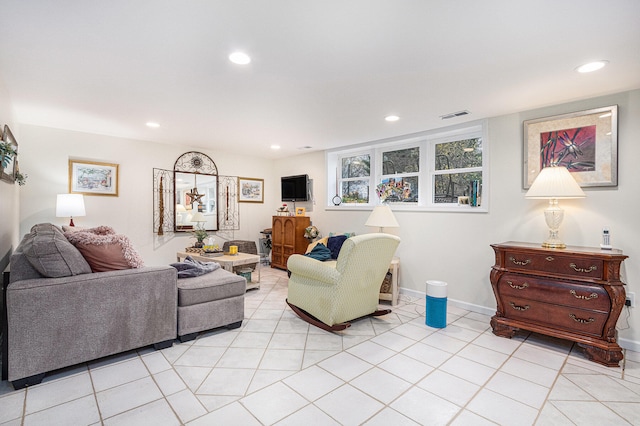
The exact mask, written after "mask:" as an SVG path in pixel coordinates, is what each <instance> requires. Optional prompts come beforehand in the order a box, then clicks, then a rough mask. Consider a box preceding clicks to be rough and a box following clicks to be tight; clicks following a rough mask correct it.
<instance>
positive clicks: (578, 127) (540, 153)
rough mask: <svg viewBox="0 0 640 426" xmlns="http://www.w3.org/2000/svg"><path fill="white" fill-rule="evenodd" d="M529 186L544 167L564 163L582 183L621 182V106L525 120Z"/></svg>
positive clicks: (583, 185)
mask: <svg viewBox="0 0 640 426" xmlns="http://www.w3.org/2000/svg"><path fill="white" fill-rule="evenodd" d="M523 152H524V176H523V186H524V188H525V189H528V188H529V187H530V186H531V184H532V183H533V181H534V179H535V178H536V176H538V173H540V170H542V169H543V168H544V167H549V166H564V167H566V168H567V170H569V172H571V175H572V176H573V177H574V178H575V180H576V182H578V184H579V185H580V186H582V187H594V186H617V185H618V106H617V105H613V106H608V107H603V108H595V109H590V110H586V111H579V112H573V113H570V114H562V115H556V116H553V117H545V118H538V119H535V120H527V121H525V122H524V149H523Z"/></svg>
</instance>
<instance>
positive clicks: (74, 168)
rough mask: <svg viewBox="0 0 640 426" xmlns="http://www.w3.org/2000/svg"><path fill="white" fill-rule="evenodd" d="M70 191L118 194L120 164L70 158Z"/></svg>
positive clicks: (75, 192) (115, 195) (86, 193)
mask: <svg viewBox="0 0 640 426" xmlns="http://www.w3.org/2000/svg"><path fill="white" fill-rule="evenodd" d="M69 193H71V194H84V195H107V196H114V197H117V196H118V165H117V164H111V163H99V162H97V161H84V160H69Z"/></svg>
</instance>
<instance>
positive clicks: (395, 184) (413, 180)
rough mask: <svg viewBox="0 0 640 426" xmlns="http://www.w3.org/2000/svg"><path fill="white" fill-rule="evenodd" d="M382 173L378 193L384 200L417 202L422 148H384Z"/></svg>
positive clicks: (382, 152)
mask: <svg viewBox="0 0 640 426" xmlns="http://www.w3.org/2000/svg"><path fill="white" fill-rule="evenodd" d="M381 158H382V167H381V168H382V175H381V176H380V180H379V183H378V185H377V186H376V193H377V195H378V197H380V200H381V201H384V202H402V203H417V202H418V194H419V187H418V182H419V172H420V148H418V147H413V148H406V149H399V150H394V151H390V150H382V151H381Z"/></svg>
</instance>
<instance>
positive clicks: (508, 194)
mask: <svg viewBox="0 0 640 426" xmlns="http://www.w3.org/2000/svg"><path fill="white" fill-rule="evenodd" d="M614 104H617V105H619V120H618V121H619V131H618V187H617V188H593V189H586V191H585V192H586V194H587V198H586V199H582V200H563V201H561V204H562V206H563V208H564V209H565V220H564V222H563V224H562V227H561V229H560V235H561V238H562V239H563V240H564V241H565V242H566V243H567V244H569V245H578V246H592V247H597V246H598V245H599V244H600V242H601V241H600V237H601V231H602V227H603V226H605V225H608V226H609V228H610V230H611V234H612V244H613V245H614V246H615V247H616V248H620V249H622V250H623V251H624V253H625V254H626V255H628V256H629V259H628V260H626V261H625V262H624V264H623V268H622V274H623V277H624V279H623V281H624V282H625V283H627V286H626V290H627V291H633V292H635V293H636V295H637V296H640V266H639V265H640V262H639V261H640V245H639V244H638V241H640V225H638V219H637V216H638V211H640V197H638V195H637V194H636V192H635V191H636V189H637V186H638V184H639V183H640V167H639V165H638V163H637V160H638V159H640V144H638V143H637V141H638V140H639V139H640V120H638V119H637V117H639V116H640V90H635V91H632V92H625V93H621V94H617V95H612V96H606V97H601V98H595V99H589V100H584V101H579V102H573V103H569V104H564V105H557V106H552V107H548V108H541V109H538V110H534V111H526V112H522V113H517V114H510V115H505V116H500V117H495V118H492V119H490V120H489V143H490V185H491V191H490V194H491V200H490V211H489V213H486V214H477V213H473V214H472V213H440V212H403V211H401V212H396V213H395V214H396V218H397V219H398V222H399V223H400V228H398V229H397V230H394V232H392V233H395V234H397V235H399V236H400V237H401V238H402V243H401V244H400V247H399V248H398V252H397V255H398V256H399V257H400V258H401V272H400V285H401V287H403V288H405V289H409V290H415V291H419V292H424V291H425V282H426V280H428V279H437V280H442V281H446V282H448V283H449V287H448V289H449V297H450V299H455V300H457V301H461V302H464V303H467V304H471V305H476V306H477V307H479V308H482V307H484V308H485V310H486V311H488V312H489V311H490V312H495V298H494V295H493V292H492V290H491V284H490V282H489V271H490V268H491V266H492V265H493V264H494V254H493V250H492V249H491V247H490V246H489V245H490V244H492V243H499V242H505V241H529V242H542V240H544V238H545V237H546V235H547V232H548V231H547V227H546V225H545V222H544V217H543V210H544V208H545V207H546V202H545V201H544V200H527V199H525V198H524V194H525V190H523V189H522V167H523V164H522V163H523V162H522V122H523V121H524V120H527V119H531V118H539V117H545V116H550V115H555V114H562V113H567V112H574V111H580V110H585V109H590V108H596V107H602V106H608V105H614ZM425 130H427V129H425ZM276 170H278V172H279V174H280V175H287V174H300V173H308V174H309V175H310V177H311V178H312V179H314V181H315V185H314V186H315V188H314V195H315V199H316V200H317V203H318V204H317V205H316V206H314V210H313V212H312V213H310V214H309V215H310V216H311V219H312V221H313V224H314V225H316V226H317V227H318V228H319V229H320V231H321V232H322V233H323V234H325V235H327V234H328V233H329V232H331V231H340V232H341V231H355V232H357V233H366V232H371V229H368V228H366V227H365V226H364V225H363V224H364V222H365V221H366V219H367V217H368V215H369V213H370V212H369V211H346V212H341V211H335V210H330V209H327V208H326V207H325V205H324V200H326V199H327V194H326V188H325V187H324V185H322V184H320V182H322V181H323V180H324V179H325V167H324V153H311V154H307V155H302V156H297V157H293V158H288V159H284V160H279V161H276ZM300 205H301V206H304V205H303V204H300ZM385 231H386V230H385ZM639 310H640V304H639V305H638V306H637V307H636V308H631V309H630V310H628V311H626V310H625V311H623V313H622V315H621V320H620V321H619V322H618V327H619V328H620V329H622V328H626V327H627V324H626V321H625V318H626V317H627V312H630V316H629V320H628V322H629V325H630V328H626V329H623V330H620V337H621V338H622V339H621V343H622V344H623V345H626V347H629V346H630V342H629V341H633V342H636V343H635V344H637V345H638V346H636V347H635V349H636V350H640V312H639Z"/></svg>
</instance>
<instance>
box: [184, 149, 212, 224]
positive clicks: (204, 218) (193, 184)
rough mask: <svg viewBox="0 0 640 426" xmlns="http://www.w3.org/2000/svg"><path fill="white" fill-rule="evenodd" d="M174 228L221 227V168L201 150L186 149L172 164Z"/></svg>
mask: <svg viewBox="0 0 640 426" xmlns="http://www.w3.org/2000/svg"><path fill="white" fill-rule="evenodd" d="M173 182H174V188H175V190H174V206H175V210H174V211H175V214H174V230H175V231H176V232H188V231H193V230H194V229H205V230H206V231H217V230H218V168H217V167H216V164H215V163H214V162H213V160H212V159H211V158H209V157H208V156H207V155H205V154H203V153H201V152H194V151H191V152H187V153H185V154H182V155H181V156H180V157H178V159H177V160H176V163H175V164H174V166H173Z"/></svg>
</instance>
